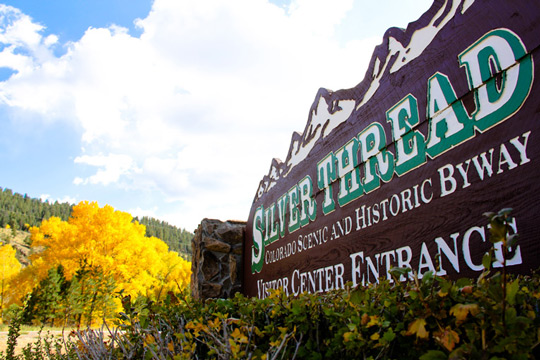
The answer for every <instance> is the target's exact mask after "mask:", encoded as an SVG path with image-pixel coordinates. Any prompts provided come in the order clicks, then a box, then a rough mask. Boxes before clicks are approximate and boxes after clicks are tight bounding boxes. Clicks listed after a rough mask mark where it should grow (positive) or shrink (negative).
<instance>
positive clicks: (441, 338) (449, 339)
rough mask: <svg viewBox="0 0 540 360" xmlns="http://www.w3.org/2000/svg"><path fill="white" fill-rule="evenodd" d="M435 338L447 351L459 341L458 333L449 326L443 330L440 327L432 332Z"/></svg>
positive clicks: (452, 348)
mask: <svg viewBox="0 0 540 360" xmlns="http://www.w3.org/2000/svg"><path fill="white" fill-rule="evenodd" d="M433 337H434V338H435V340H437V341H438V342H439V343H440V344H441V345H442V346H444V347H445V348H446V350H448V351H452V350H454V347H455V346H456V344H457V343H459V335H458V333H457V332H455V331H454V330H452V329H451V328H450V327H446V328H445V329H444V330H443V329H440V330H439V331H436V332H435V333H434V334H433Z"/></svg>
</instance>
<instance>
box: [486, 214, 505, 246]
mask: <svg viewBox="0 0 540 360" xmlns="http://www.w3.org/2000/svg"><path fill="white" fill-rule="evenodd" d="M490 224H491V227H490V229H489V233H490V234H491V236H490V237H489V241H490V242H492V243H493V244H496V243H498V242H499V241H503V240H505V239H506V224H505V223H504V221H503V220H502V219H501V218H500V217H499V216H495V217H493V219H492V220H491V223H490Z"/></svg>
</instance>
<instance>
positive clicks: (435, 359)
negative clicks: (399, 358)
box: [419, 350, 448, 360]
mask: <svg viewBox="0 0 540 360" xmlns="http://www.w3.org/2000/svg"><path fill="white" fill-rule="evenodd" d="M419 359H420V360H446V359H448V357H447V356H446V354H445V353H443V352H442V351H439V350H429V351H428V352H427V353H425V354H424V355H422V356H420V358H419Z"/></svg>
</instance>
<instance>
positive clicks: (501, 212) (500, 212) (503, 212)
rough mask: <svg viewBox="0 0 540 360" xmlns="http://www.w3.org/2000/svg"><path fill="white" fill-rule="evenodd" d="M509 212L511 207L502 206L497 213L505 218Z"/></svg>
mask: <svg viewBox="0 0 540 360" xmlns="http://www.w3.org/2000/svg"><path fill="white" fill-rule="evenodd" d="M511 212H512V208H504V209H501V210H500V211H499V213H498V214H497V215H499V216H501V217H503V218H507V217H508V216H510V213H511Z"/></svg>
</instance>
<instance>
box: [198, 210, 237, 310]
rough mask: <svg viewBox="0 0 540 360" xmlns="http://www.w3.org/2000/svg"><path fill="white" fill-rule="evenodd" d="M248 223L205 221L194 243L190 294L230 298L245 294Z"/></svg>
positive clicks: (200, 298)
mask: <svg viewBox="0 0 540 360" xmlns="http://www.w3.org/2000/svg"><path fill="white" fill-rule="evenodd" d="M245 229H246V223H245V222H244V221H231V220H228V221H225V222H222V221H220V220H213V219H204V220H203V221H202V222H201V223H200V224H199V226H198V227H197V230H195V237H194V238H193V240H192V254H193V257H192V261H191V271H192V274H191V294H192V295H193V297H194V298H195V299H199V300H204V299H208V298H230V297H233V296H234V294H235V293H237V292H241V291H242V244H243V241H244V233H245Z"/></svg>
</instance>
